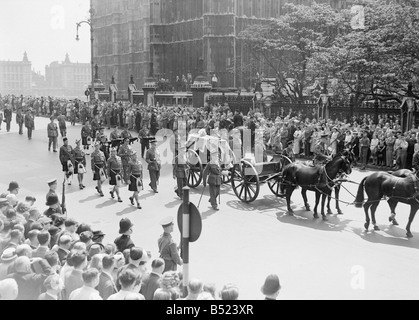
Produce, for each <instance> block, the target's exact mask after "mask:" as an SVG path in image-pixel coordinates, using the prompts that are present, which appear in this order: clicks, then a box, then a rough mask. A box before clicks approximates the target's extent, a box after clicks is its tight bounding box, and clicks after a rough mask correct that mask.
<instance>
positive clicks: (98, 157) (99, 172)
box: [91, 142, 106, 197]
mask: <svg viewBox="0 0 419 320" xmlns="http://www.w3.org/2000/svg"><path fill="white" fill-rule="evenodd" d="M91 164H92V171H93V181H97V186H96V190H97V192H98V193H99V194H100V196H101V197H104V196H105V195H104V194H103V192H102V183H103V182H105V181H106V171H105V170H106V158H105V154H104V153H103V152H102V151H100V143H99V142H97V143H95V151H93V153H92V159H91Z"/></svg>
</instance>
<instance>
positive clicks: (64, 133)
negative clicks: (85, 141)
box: [57, 114, 67, 137]
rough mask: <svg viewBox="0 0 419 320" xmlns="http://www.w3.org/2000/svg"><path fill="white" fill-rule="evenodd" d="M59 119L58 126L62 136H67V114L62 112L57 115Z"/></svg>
mask: <svg viewBox="0 0 419 320" xmlns="http://www.w3.org/2000/svg"><path fill="white" fill-rule="evenodd" d="M57 120H58V126H59V128H60V133H61V137H66V136H67V124H66V122H65V121H66V116H65V115H63V114H60V115H59V116H58V117H57Z"/></svg>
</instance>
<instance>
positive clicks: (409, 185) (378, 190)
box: [355, 171, 419, 238]
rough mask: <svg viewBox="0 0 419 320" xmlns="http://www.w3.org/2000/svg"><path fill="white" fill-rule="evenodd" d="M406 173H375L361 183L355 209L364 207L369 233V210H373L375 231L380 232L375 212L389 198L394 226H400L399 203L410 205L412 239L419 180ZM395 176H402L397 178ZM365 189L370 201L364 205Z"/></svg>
mask: <svg viewBox="0 0 419 320" xmlns="http://www.w3.org/2000/svg"><path fill="white" fill-rule="evenodd" d="M406 173H408V172H407V171H405V172H395V173H393V174H391V173H388V172H382V171H380V172H375V173H373V174H371V175H369V176H368V177H366V178H364V179H363V180H362V181H361V184H360V185H359V188H358V193H357V195H356V198H355V207H357V208H361V207H362V206H363V207H364V211H365V217H366V222H365V224H364V227H365V229H366V230H367V231H368V228H369V225H370V217H369V214H368V209H369V208H371V218H372V223H373V225H374V230H376V231H379V230H380V228H379V227H378V226H377V224H376V220H375V211H376V210H377V207H378V205H379V203H380V201H381V199H382V198H383V196H387V197H388V198H389V199H388V200H387V203H388V205H389V207H390V210H391V216H390V217H389V221H390V222H391V223H393V225H396V226H397V225H399V224H398V222H397V220H396V212H395V210H396V206H397V204H398V203H399V202H401V203H405V204H409V205H410V215H409V221H408V224H407V226H406V231H407V233H406V236H407V238H412V237H413V235H412V232H411V231H410V226H411V224H412V222H413V219H414V218H415V215H416V212H417V210H418V209H419V179H418V177H417V176H416V175H415V174H407V175H406ZM394 174H400V175H401V176H396V175H394ZM364 189H365V192H366V193H367V195H368V200H367V201H366V202H365V203H364Z"/></svg>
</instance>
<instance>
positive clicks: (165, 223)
mask: <svg viewBox="0 0 419 320" xmlns="http://www.w3.org/2000/svg"><path fill="white" fill-rule="evenodd" d="M173 221H174V219H173V217H166V218H164V219H163V220H161V221H160V225H161V226H162V227H163V228H166V227H168V226H171V225H172V224H174V223H173Z"/></svg>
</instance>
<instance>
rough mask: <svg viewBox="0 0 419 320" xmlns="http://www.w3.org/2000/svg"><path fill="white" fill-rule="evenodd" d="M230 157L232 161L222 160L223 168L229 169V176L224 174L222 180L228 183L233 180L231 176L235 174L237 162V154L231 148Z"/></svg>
mask: <svg viewBox="0 0 419 320" xmlns="http://www.w3.org/2000/svg"><path fill="white" fill-rule="evenodd" d="M229 159H230V160H231V162H230V163H223V162H220V163H221V170H223V171H229V175H228V176H225V175H223V176H222V182H223V183H224V184H228V183H230V182H231V178H232V176H233V170H234V167H235V164H236V163H237V162H236V156H235V154H234V152H233V151H231V150H230V151H229Z"/></svg>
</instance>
